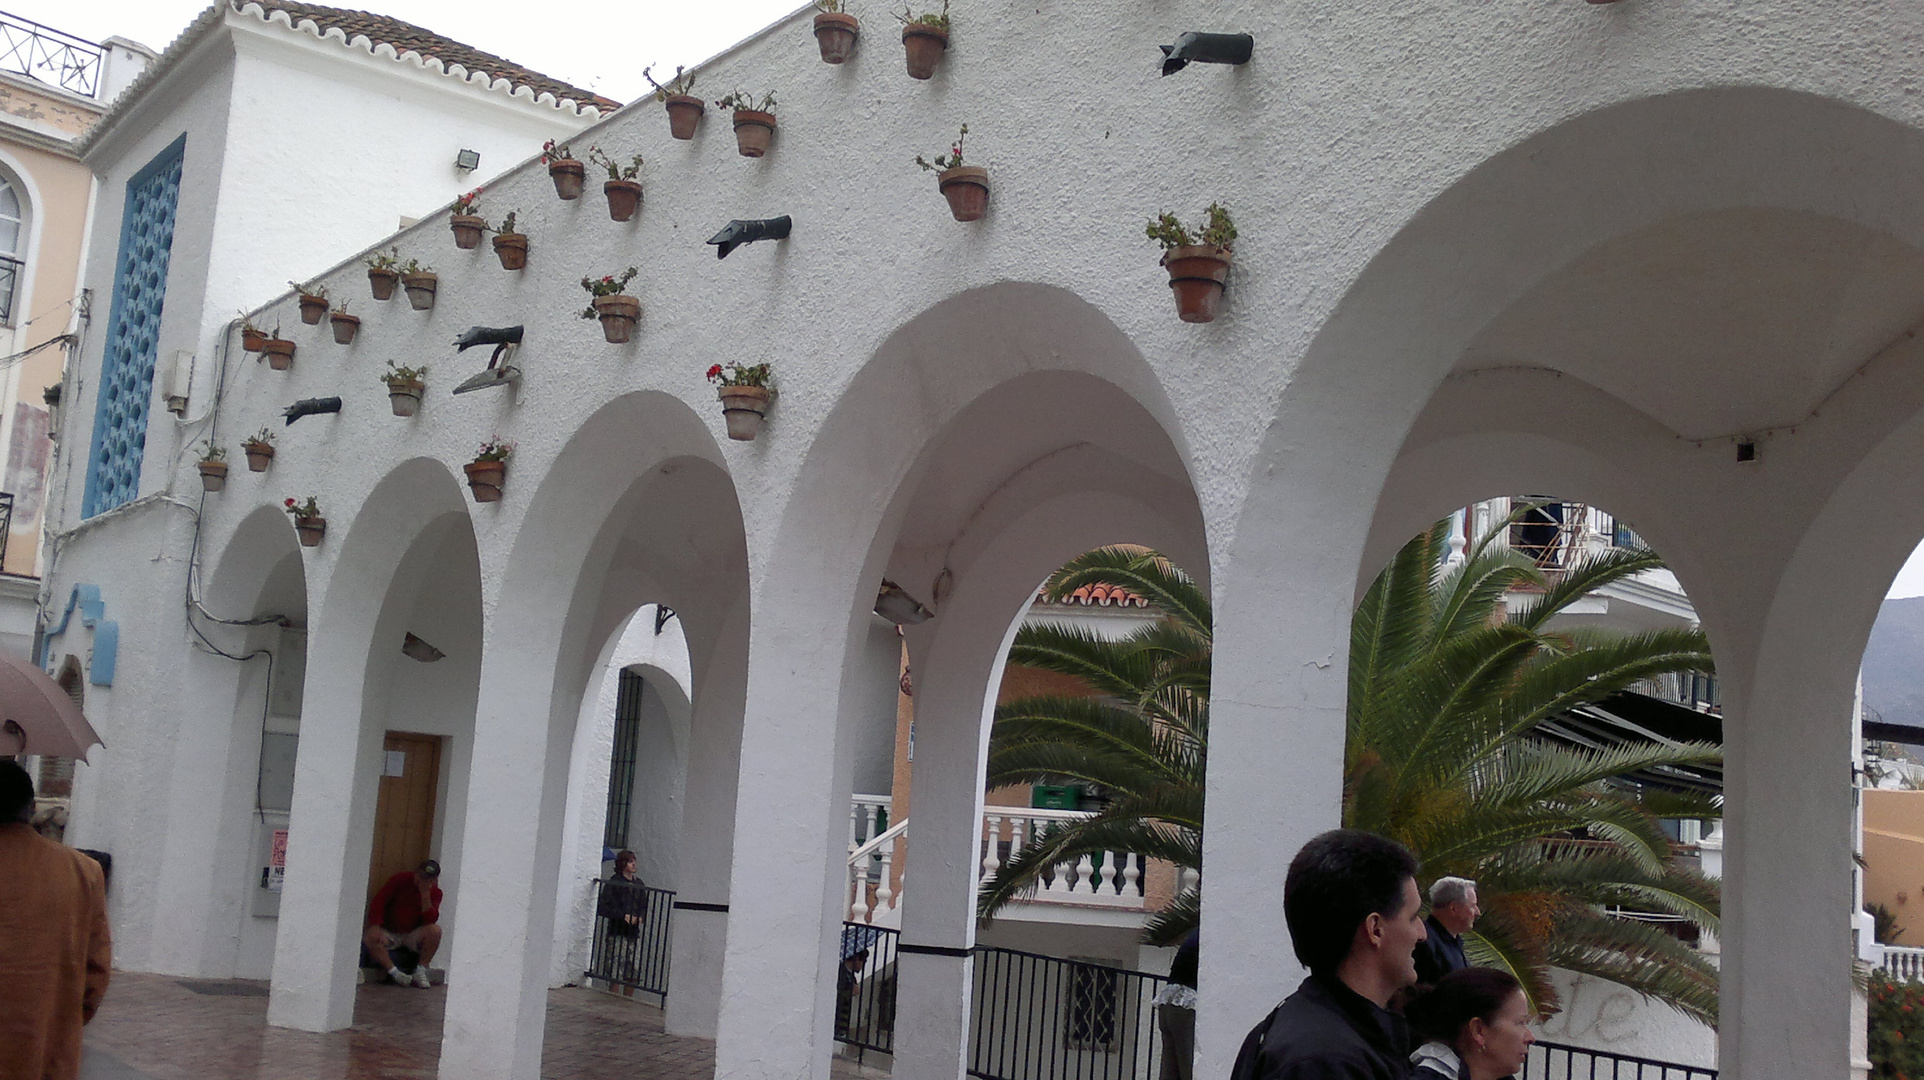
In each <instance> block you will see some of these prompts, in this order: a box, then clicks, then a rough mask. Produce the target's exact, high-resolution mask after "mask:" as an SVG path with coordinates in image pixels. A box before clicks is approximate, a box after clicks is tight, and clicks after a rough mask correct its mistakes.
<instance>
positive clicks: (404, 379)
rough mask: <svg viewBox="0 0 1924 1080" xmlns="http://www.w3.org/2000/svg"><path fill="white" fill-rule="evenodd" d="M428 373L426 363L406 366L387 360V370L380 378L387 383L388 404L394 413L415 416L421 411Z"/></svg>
mask: <svg viewBox="0 0 1924 1080" xmlns="http://www.w3.org/2000/svg"><path fill="white" fill-rule="evenodd" d="M427 374H428V369H427V365H425V364H423V365H422V366H420V367H406V366H403V365H400V364H396V363H395V362H394V361H392V360H389V361H388V362H387V371H386V372H384V373H382V375H381V376H380V378H381V382H383V383H385V384H386V385H387V400H388V405H389V407H391V408H392V409H393V410H394V415H396V416H413V415H414V414H415V413H417V412H420V411H421V395H422V394H425V393H426V392H427V389H428V382H427Z"/></svg>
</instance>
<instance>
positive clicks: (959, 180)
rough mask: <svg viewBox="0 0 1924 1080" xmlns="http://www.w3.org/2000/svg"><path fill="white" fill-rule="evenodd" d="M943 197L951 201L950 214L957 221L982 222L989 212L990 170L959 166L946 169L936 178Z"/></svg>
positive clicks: (973, 166) (974, 166) (972, 166)
mask: <svg viewBox="0 0 1924 1080" xmlns="http://www.w3.org/2000/svg"><path fill="white" fill-rule="evenodd" d="M935 182H936V185H937V186H938V187H940V188H941V189H942V196H943V197H944V198H946V199H948V200H949V213H951V214H953V215H955V220H957V221H980V220H981V219H982V215H983V214H986V213H988V212H989V170H987V169H984V168H982V167H981V166H979V165H959V166H957V167H955V168H953V169H944V170H942V171H941V172H940V173H938V174H937V175H936V177H935Z"/></svg>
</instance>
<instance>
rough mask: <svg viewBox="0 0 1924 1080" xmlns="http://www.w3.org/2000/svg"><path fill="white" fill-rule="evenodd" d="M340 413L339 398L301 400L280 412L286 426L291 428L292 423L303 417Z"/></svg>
mask: <svg viewBox="0 0 1924 1080" xmlns="http://www.w3.org/2000/svg"><path fill="white" fill-rule="evenodd" d="M340 411H341V399H340V398H337V397H311V398H302V399H301V400H299V401H296V402H295V403H294V404H292V405H289V406H288V407H287V408H285V409H283V410H281V415H282V416H285V417H287V426H288V427H293V426H294V421H296V420H299V419H300V418H301V417H303V416H319V415H320V414H322V413H337V412H340Z"/></svg>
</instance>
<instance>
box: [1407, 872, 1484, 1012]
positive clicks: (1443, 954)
mask: <svg viewBox="0 0 1924 1080" xmlns="http://www.w3.org/2000/svg"><path fill="white" fill-rule="evenodd" d="M1481 914H1483V909H1482V908H1480V907H1477V906H1476V882H1474V881H1471V880H1470V879H1469V878H1460V877H1443V878H1437V879H1436V882H1435V884H1432V885H1431V886H1430V917H1429V918H1428V919H1425V920H1424V922H1425V923H1426V924H1427V929H1428V930H1429V932H1430V933H1429V937H1427V938H1425V939H1423V943H1422V944H1420V945H1418V946H1417V947H1416V981H1417V982H1419V983H1423V984H1426V985H1432V986H1433V985H1435V984H1436V982H1437V980H1439V979H1441V978H1442V977H1443V976H1445V975H1448V974H1449V973H1450V972H1452V971H1457V970H1459V969H1462V968H1466V967H1469V966H1470V962H1469V961H1468V960H1467V959H1465V958H1464V956H1463V933H1464V931H1466V930H1468V929H1469V928H1470V927H1472V926H1475V925H1476V917H1477V916H1478V915H1481Z"/></svg>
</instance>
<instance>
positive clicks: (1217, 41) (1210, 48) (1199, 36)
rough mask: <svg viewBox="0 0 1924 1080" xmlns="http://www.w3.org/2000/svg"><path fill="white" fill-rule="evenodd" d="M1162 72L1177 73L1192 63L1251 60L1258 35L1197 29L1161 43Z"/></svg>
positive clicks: (1235, 62) (1244, 62) (1225, 62)
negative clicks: (1171, 42) (1209, 32)
mask: <svg viewBox="0 0 1924 1080" xmlns="http://www.w3.org/2000/svg"><path fill="white" fill-rule="evenodd" d="M1157 47H1158V48H1160V49H1161V50H1162V73H1163V75H1165V76H1169V75H1174V74H1175V73H1176V72H1178V71H1181V70H1182V69H1183V68H1186V67H1188V66H1189V65H1190V64H1247V63H1249V58H1250V56H1252V55H1253V54H1254V53H1255V52H1256V39H1255V38H1253V37H1250V36H1249V35H1248V34H1204V33H1200V32H1198V31H1195V30H1191V31H1190V32H1189V33H1187V34H1184V35H1183V36H1181V37H1179V38H1177V39H1176V43H1175V44H1174V45H1159V46H1157Z"/></svg>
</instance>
